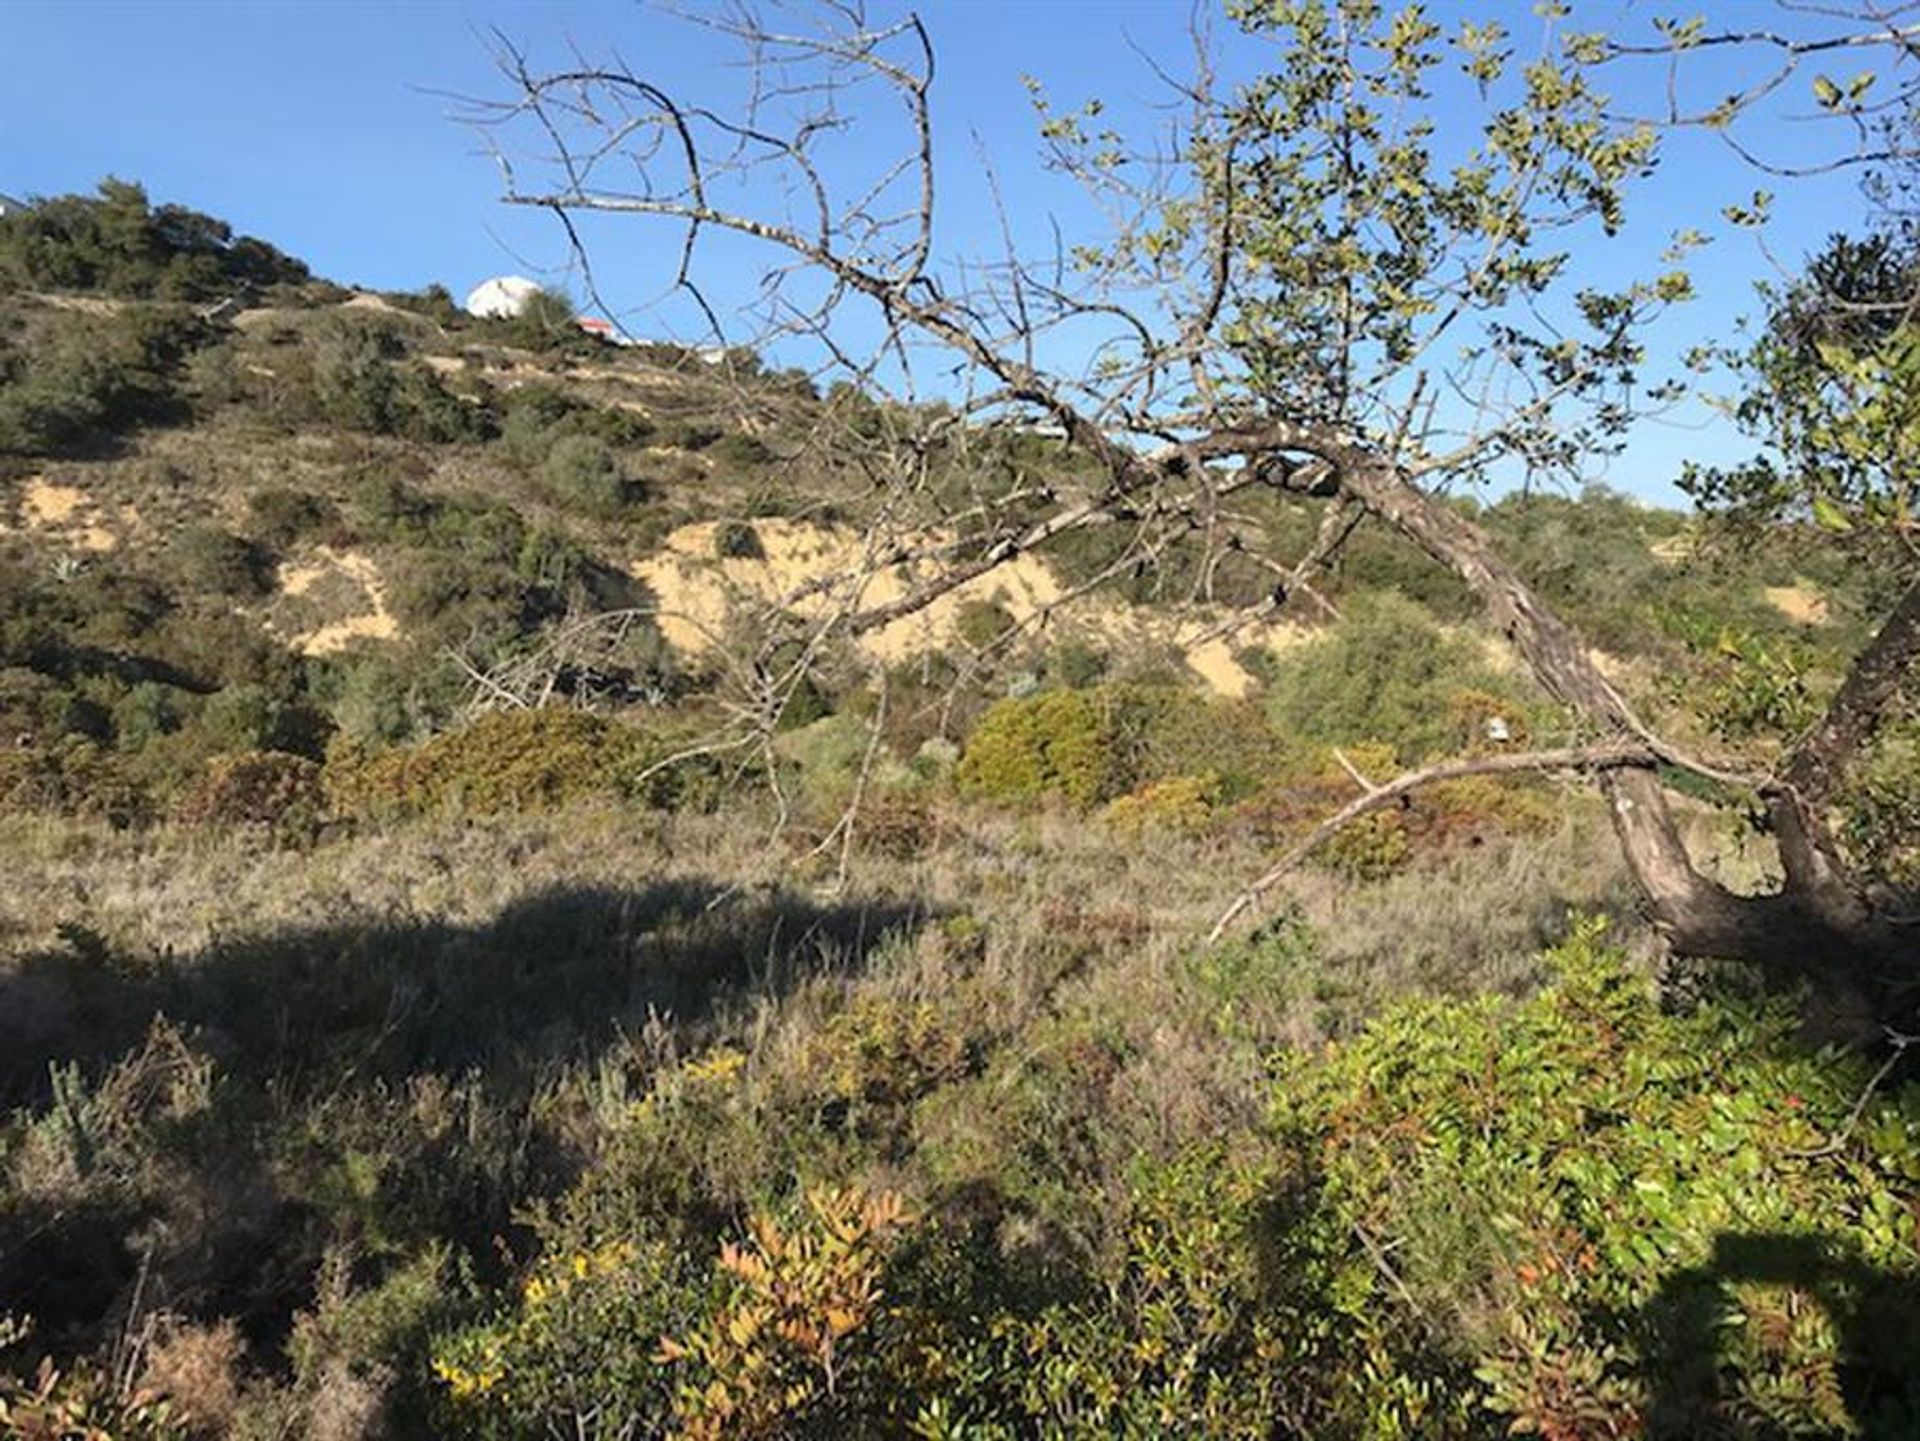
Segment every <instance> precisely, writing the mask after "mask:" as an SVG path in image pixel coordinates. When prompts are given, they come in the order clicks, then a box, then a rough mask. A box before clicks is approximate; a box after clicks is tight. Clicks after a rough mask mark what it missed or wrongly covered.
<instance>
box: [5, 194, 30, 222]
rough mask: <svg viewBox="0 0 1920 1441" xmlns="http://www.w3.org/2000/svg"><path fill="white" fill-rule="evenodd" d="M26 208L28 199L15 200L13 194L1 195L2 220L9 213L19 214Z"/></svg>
mask: <svg viewBox="0 0 1920 1441" xmlns="http://www.w3.org/2000/svg"><path fill="white" fill-rule="evenodd" d="M26 208H27V203H26V201H24V200H15V199H14V198H13V197H12V196H11V195H0V220H3V219H5V218H6V217H7V216H9V215H17V214H19V213H20V212H21V211H22V210H25V209H26Z"/></svg>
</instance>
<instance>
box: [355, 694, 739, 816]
mask: <svg viewBox="0 0 1920 1441" xmlns="http://www.w3.org/2000/svg"><path fill="white" fill-rule="evenodd" d="M673 749H674V747H673V746H672V745H671V744H670V743H669V742H668V741H666V740H665V739H663V738H661V737H657V736H653V735H649V734H647V733H646V732H643V731H641V730H638V729H636V728H634V727H632V726H628V725H623V724H621V723H619V722H617V721H612V720H609V719H607V718H605V717H603V716H598V715H593V714H590V713H589V712H586V711H580V710H574V709H570V708H566V707H559V706H554V707H546V708H541V709H535V710H514V711H493V712H490V713H488V714H486V715H483V716H481V717H480V718H479V719H477V720H475V721H473V722H471V723H470V724H468V725H466V726H463V727H462V728H461V729H459V730H454V731H448V732H446V733H444V734H442V735H437V736H434V737H432V738H431V739H430V740H426V741H422V742H420V743H419V744H418V745H411V746H397V747H395V748H393V749H391V750H387V751H381V752H378V753H375V754H372V755H368V754H366V753H365V752H363V751H361V750H359V749H358V748H357V747H350V746H342V747H337V748H336V749H335V751H334V752H333V753H332V754H331V755H330V756H329V757H328V759H327V765H326V772H325V779H326V789H327V796H328V799H329V801H330V802H331V804H332V805H333V807H334V808H335V809H336V810H337V811H339V812H340V813H343V814H346V815H353V816H366V817H370V818H375V819H388V818H394V817H401V816H414V815H429V814H440V813H455V814H461V815H476V816H484V815H501V814H510V813H514V812H520V811H529V810H544V809H550V808H553V807H557V806H562V805H565V804H567V803H569V802H572V801H577V800H585V799H592V798H600V799H613V800H638V801H641V802H643V803H645V804H648V805H654V806H674V805H678V804H685V803H687V802H689V801H692V800H697V799H701V798H703V797H705V796H707V795H709V794H711V788H712V787H714V786H716V785H717V784H718V779H719V777H718V774H717V771H716V768H714V767H713V766H712V765H711V764H709V763H705V762H703V761H702V760H700V759H697V758H696V759H691V760H686V761H681V762H676V763H674V764H672V765H668V766H666V767H665V768H663V769H654V767H656V766H657V764H658V763H659V762H661V761H662V760H664V759H666V758H667V757H669V756H670V755H671V754H672V752H673ZM650 771H651V774H649V772H650Z"/></svg>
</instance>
